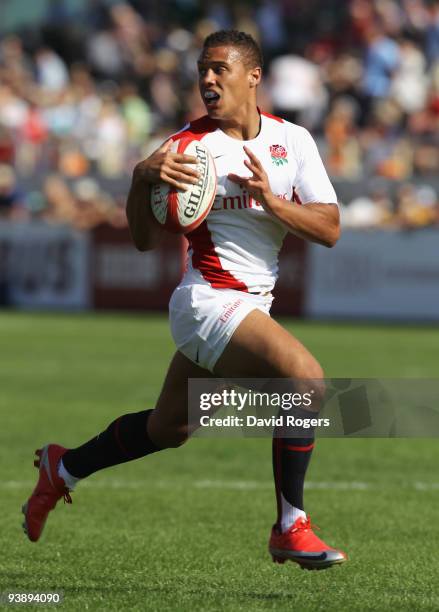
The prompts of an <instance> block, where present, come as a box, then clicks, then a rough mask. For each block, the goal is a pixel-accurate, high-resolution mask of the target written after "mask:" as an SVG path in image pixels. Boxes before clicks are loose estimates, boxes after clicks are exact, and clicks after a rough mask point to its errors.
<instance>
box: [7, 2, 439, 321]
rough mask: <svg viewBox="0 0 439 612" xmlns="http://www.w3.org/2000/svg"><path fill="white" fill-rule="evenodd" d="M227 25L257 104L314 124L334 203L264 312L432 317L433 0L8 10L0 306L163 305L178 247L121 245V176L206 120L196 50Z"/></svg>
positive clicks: (437, 217) (437, 270) (175, 271)
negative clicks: (254, 64)
mask: <svg viewBox="0 0 439 612" xmlns="http://www.w3.org/2000/svg"><path fill="white" fill-rule="evenodd" d="M232 26H233V27H236V28H240V29H244V30H247V31H249V32H251V33H252V34H253V35H254V36H255V37H256V38H257V39H258V40H259V41H260V43H261V45H262V48H263V51H264V56H265V58H266V66H265V79H264V82H263V86H262V87H261V91H260V105H261V106H262V107H263V108H264V109H265V110H266V111H268V112H270V111H271V112H273V113H275V114H281V115H282V116H285V117H286V118H289V119H291V120H293V121H296V122H298V123H300V124H302V125H304V126H306V127H307V128H309V129H310V130H311V131H312V133H313V134H314V136H315V138H316V140H317V142H318V145H319V148H320V151H321V154H322V156H323V158H324V161H325V164H326V167H327V168H328V171H329V174H330V176H331V179H332V180H333V182H334V184H335V186H336V189H337V193H338V195H339V198H340V201H341V203H342V205H343V225H344V228H345V230H346V231H345V234H344V238H343V240H342V241H341V242H340V244H339V246H338V247H337V249H336V250H334V251H333V252H331V253H330V254H328V252H327V251H325V250H324V249H321V248H319V247H315V246H313V245H303V244H300V243H299V242H297V241H295V240H293V239H290V240H289V241H288V243H287V245H286V247H285V249H284V252H283V255H282V257H281V278H280V282H279V287H278V294H277V297H278V299H277V301H276V302H275V304H276V307H275V308H276V312H278V313H283V314H292V315H295V316H303V317H328V316H338V317H360V318H369V317H375V318H376V317H378V318H386V319H413V320H418V321H420V320H434V319H438V318H439V307H438V305H439V283H438V280H439V257H438V256H437V255H438V248H439V247H438V246H437V244H438V237H439V203H438V193H439V147H438V144H439V2H437V1H436V0H399V1H396V0H379V1H378V0H377V1H375V2H373V1H366V0H350V1H347V2H337V1H336V0H261V1H258V2H245V1H239V2H209V3H208V2H199V1H197V0H132V1H131V2H121V1H120V0H93V1H89V2H85V1H81V0H46V1H44V0H39V1H35V2H32V3H30V4H29V3H28V2H26V1H25V0H14V1H8V0H3V2H2V3H1V6H0V33H1V40H0V286H1V289H0V303H3V304H5V305H10V306H11V305H12V306H21V307H39V306H48V307H56V308H63V307H66V308H80V309H85V308H135V307H139V308H142V309H144V308H153V309H157V308H162V309H165V308H166V304H167V299H168V296H169V292H170V290H171V288H172V287H173V286H174V285H175V283H176V282H177V281H178V278H179V274H180V267H181V256H182V253H183V251H184V245H183V248H182V245H180V244H179V243H177V242H176V241H175V240H170V241H169V243H168V244H167V245H166V246H165V247H164V248H163V249H162V250H161V251H157V252H156V253H148V254H143V255H140V254H137V253H136V252H135V251H134V249H132V248H131V246H130V242H129V237H128V232H127V228H126V219H125V214H124V203H125V196H126V192H127V188H128V185H129V180H130V174H131V171H132V168H133V166H134V164H135V162H136V161H138V160H139V159H141V158H143V157H145V156H147V155H148V153H149V152H150V151H152V150H153V149H154V148H155V147H156V146H157V145H158V144H159V143H160V142H162V140H163V139H164V138H165V137H166V136H167V135H169V133H172V132H173V131H175V130H177V129H179V128H180V127H181V126H182V125H184V123H185V122H186V121H187V120H190V119H192V118H195V117H197V116H200V115H201V114H203V112H204V111H203V107H202V103H201V100H200V97H199V95H198V91H197V84H196V81H197V75H196V58H197V54H198V52H199V48H200V44H201V42H202V40H203V38H204V37H205V36H206V35H207V34H208V33H209V32H211V31H212V30H214V29H217V28H228V27H232ZM18 254H19V255H18ZM305 270H306V274H304V271H305Z"/></svg>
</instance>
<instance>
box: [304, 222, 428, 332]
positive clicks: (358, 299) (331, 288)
mask: <svg viewBox="0 0 439 612" xmlns="http://www.w3.org/2000/svg"><path fill="white" fill-rule="evenodd" d="M307 281H308V282H307V284H306V296H305V316H311V317H358V318H365V319H366V318H370V317H376V318H386V319H405V320H408V319H411V320H417V321H422V320H439V230H438V229H435V228H427V229H419V230H411V231H401V230H399V231H394V230H370V231H365V230H345V231H344V232H343V234H342V238H341V239H340V241H339V242H338V244H337V245H336V246H335V248H334V249H330V250H328V249H325V248H324V247H320V246H318V245H310V248H309V251H308V261H307Z"/></svg>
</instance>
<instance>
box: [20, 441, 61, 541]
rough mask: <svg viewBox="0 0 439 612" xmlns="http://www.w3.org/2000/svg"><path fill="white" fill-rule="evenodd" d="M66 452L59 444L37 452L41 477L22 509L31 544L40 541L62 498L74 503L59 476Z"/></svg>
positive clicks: (36, 463)
mask: <svg viewBox="0 0 439 612" xmlns="http://www.w3.org/2000/svg"><path fill="white" fill-rule="evenodd" d="M66 450H67V449H66V448H63V447H62V446H58V445H57V444H48V445H47V446H44V447H43V448H41V449H39V450H37V451H35V453H36V455H38V457H39V459H36V460H35V461H34V466H35V467H37V468H39V471H40V476H39V478H38V482H37V486H36V487H35V489H34V490H33V492H32V495H31V496H30V497H29V499H28V500H27V502H26V503H25V504H24V506H23V507H22V509H21V510H22V512H23V514H24V523H23V528H24V532H25V533H26V535H27V537H28V538H29V540H30V541H31V542H36V541H37V540H39V538H40V536H41V533H42V531H43V529H44V524H45V522H46V519H47V515H48V514H49V512H50V511H51V510H53V509H54V508H55V506H56V504H57V502H58V500H60V499H61V497H64V503H66V502H67V503H68V504H71V503H72V498H71V497H70V494H69V489H68V488H67V487H66V484H65V482H64V480H63V479H62V478H60V477H59V476H58V463H59V460H60V459H61V457H62V456H63V455H64V453H65V452H66Z"/></svg>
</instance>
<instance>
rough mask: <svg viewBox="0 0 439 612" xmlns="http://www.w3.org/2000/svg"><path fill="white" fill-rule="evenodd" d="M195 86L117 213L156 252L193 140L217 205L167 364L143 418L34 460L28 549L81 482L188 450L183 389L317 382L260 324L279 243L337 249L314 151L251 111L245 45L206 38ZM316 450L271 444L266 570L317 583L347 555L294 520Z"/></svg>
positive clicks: (252, 53) (250, 69)
mask: <svg viewBox="0 0 439 612" xmlns="http://www.w3.org/2000/svg"><path fill="white" fill-rule="evenodd" d="M198 72H199V88H200V93H201V96H202V99H203V101H204V104H205V107H206V110H207V114H206V115H205V116H204V117H202V118H201V119H198V120H196V121H193V122H192V123H190V124H189V125H187V126H185V127H184V128H183V129H182V130H181V131H180V132H178V133H177V134H175V135H173V136H172V137H171V138H170V139H169V140H168V141H167V142H166V143H165V144H164V145H162V146H161V147H160V148H159V149H158V150H157V151H155V152H154V153H153V154H152V155H151V156H150V157H148V158H147V159H145V160H144V161H142V162H140V163H139V164H138V165H137V166H136V168H135V170H134V173H133V178H132V184H131V188H130V192H129V195H128V200H127V216H128V221H129V226H130V230H131V234H132V237H133V241H134V244H135V246H136V247H137V248H138V249H139V250H141V251H145V250H148V249H152V248H154V247H155V246H156V245H157V244H158V242H159V241H160V237H161V233H162V231H163V230H162V228H160V227H159V225H158V224H157V222H156V221H155V220H154V218H153V215H152V212H151V208H150V206H149V202H148V198H149V197H150V189H151V185H153V184H155V183H157V182H159V181H163V182H166V183H168V184H170V185H172V186H173V187H176V188H178V189H187V187H188V184H191V183H196V182H197V172H196V170H195V169H194V164H195V163H196V161H197V160H196V159H195V158H193V157H190V156H187V155H182V154H176V153H172V152H170V150H169V147H170V144H171V142H172V140H175V139H178V138H180V137H181V136H182V135H185V136H190V137H193V138H195V139H198V140H202V141H203V143H204V144H205V145H206V146H207V147H208V148H209V150H210V152H211V153H212V155H213V158H214V159H215V164H216V169H217V175H218V190H217V194H216V198H215V202H214V205H213V208H212V210H211V211H210V213H209V215H208V216H207V218H206V220H205V221H204V222H203V223H202V225H200V226H199V227H198V228H197V229H196V230H194V231H193V232H191V233H190V234H188V235H187V238H188V240H189V245H190V249H189V253H188V266H187V271H186V273H185V275H184V278H183V280H182V281H181V283H180V285H179V286H178V287H177V288H176V290H175V291H174V293H173V295H172V298H171V301H170V306H169V311H170V321H171V331H172V334H173V337H174V340H175V343H176V346H177V349H178V350H177V352H176V353H175V355H174V357H173V359H172V361H171V364H170V367H169V370H168V373H167V375H166V378H165V381H164V384H163V388H162V391H161V394H160V397H159V398H158V401H157V404H156V406H155V408H154V409H152V410H144V411H141V412H137V413H132V414H126V415H123V416H121V417H119V418H118V419H116V420H115V421H114V422H112V423H110V425H109V426H108V427H107V429H106V430H105V431H103V432H102V433H100V434H99V435H98V436H96V437H94V438H92V439H91V440H89V441H88V442H86V443H85V444H82V445H81V446H79V447H78V448H74V449H69V450H67V449H65V448H63V447H61V446H58V445H56V444H49V445H47V446H45V447H43V448H42V449H41V450H39V451H37V454H38V455H39V459H38V460H36V462H35V465H36V466H37V467H39V480H38V483H37V485H36V487H35V489H34V491H33V493H32V495H31V496H30V498H29V500H28V501H27V503H26V504H25V505H24V506H23V513H24V515H25V522H24V528H25V531H26V533H27V535H28V537H29V539H30V540H31V541H33V542H35V541H37V540H38V539H39V538H40V536H41V533H42V531H43V528H44V524H45V521H46V519H47V516H48V514H49V512H50V511H51V510H52V509H53V508H54V507H55V505H56V503H57V502H58V500H59V499H61V498H62V497H64V499H65V500H66V501H68V502H71V498H70V491H72V490H73V489H74V488H75V485H76V484H77V483H78V481H79V480H80V479H82V478H86V477H87V476H90V475H91V474H93V473H94V472H97V471H98V470H101V469H103V468H108V467H110V466H113V465H117V464H119V463H124V462H127V461H131V460H134V459H139V458H141V457H145V456H146V455H149V454H151V453H156V452H159V451H160V450H162V449H165V448H170V447H178V446H180V445H182V444H183V443H184V442H185V441H186V440H187V438H188V436H189V434H190V433H191V431H190V428H191V424H190V423H188V405H187V385H188V379H189V378H202V377H210V376H212V374H213V375H214V376H217V377H221V378H258V377H262V378H293V379H312V380H313V381H314V382H315V380H316V379H317V380H321V379H323V371H322V368H321V366H320V365H319V363H318V362H317V360H316V359H315V358H314V357H313V355H311V353H310V352H309V351H308V350H307V349H306V348H305V347H304V346H303V345H302V344H301V343H300V342H299V341H298V340H297V339H296V338H294V336H292V335H291V334H290V333H289V332H287V331H286V330H285V329H283V328H282V327H281V326H280V325H279V324H278V323H276V322H275V321H274V320H273V319H272V318H270V315H269V311H270V306H271V302H272V295H271V291H272V289H273V287H274V284H275V282H276V275H277V260H278V252H279V249H280V247H281V244H282V241H283V238H284V237H285V235H286V233H287V232H292V233H293V234H295V235H296V236H299V237H300V238H302V239H304V240H310V241H312V242H316V243H319V244H322V245H324V246H327V247H332V246H334V245H335V243H336V242H337V240H338V237H339V232H340V226H339V210H338V206H337V199H336V194H335V192H334V189H333V187H332V185H331V183H330V181H329V179H328V176H327V174H326V171H325V169H324V167H323V164H322V161H321V159H320V156H319V153H318V151H317V147H316V145H315V143H314V141H313V139H312V137H311V135H310V134H309V132H307V130H305V129H304V128H302V127H299V126H297V125H295V124H292V123H289V122H287V121H284V120H282V119H281V118H279V117H273V116H271V115H268V114H266V113H263V112H261V111H260V110H259V108H258V106H257V102H256V92H257V88H258V85H259V83H260V81H261V75H262V57H261V51H260V49H259V47H258V45H257V44H256V43H255V41H254V40H253V38H252V37H251V36H249V35H248V34H246V33H244V32H237V31H235V30H228V31H220V32H215V33H213V34H211V35H210V36H208V37H207V38H206V40H205V42H204V46H203V49H202V52H201V55H200V58H199V61H198ZM291 86H292V87H294V84H292V85H291ZM225 311H228V313H229V314H228V316H227V317H223V316H222V315H223V313H224V312H225ZM302 391H303V389H302ZM321 393H323V384H322V385H321ZM303 413H305V414H303V415H302V416H308V417H309V415H310V413H309V412H307V411H305V410H303ZM313 446H314V440H313V434H310V437H309V438H291V439H288V438H286V439H285V438H284V439H282V438H275V439H274V440H273V473H274V480H275V488H276V496H277V519H276V522H275V524H274V526H273V528H272V531H271V536H270V541H269V550H270V553H271V555H272V557H273V560H274V561H277V562H280V563H283V562H284V561H285V560H287V559H289V560H292V561H295V562H297V563H299V565H301V566H302V567H305V568H308V569H323V568H326V567H330V566H332V565H334V564H339V563H342V562H343V561H345V560H346V555H345V554H344V553H343V552H341V551H339V550H336V549H334V548H331V547H330V546H328V545H327V544H325V543H324V542H323V541H322V540H321V539H319V538H318V537H317V536H316V535H315V533H314V531H313V529H312V526H311V523H310V519H309V517H308V516H307V515H306V513H305V511H304V503H303V487H304V479H305V473H306V470H307V467H308V464H309V460H310V457H311V453H312V449H313Z"/></svg>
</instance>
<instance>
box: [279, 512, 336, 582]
mask: <svg viewBox="0 0 439 612" xmlns="http://www.w3.org/2000/svg"><path fill="white" fill-rule="evenodd" d="M268 549H269V551H270V553H271V556H272V557H273V561H274V562H275V563H285V561H287V560H288V559H289V560H290V561H295V562H296V563H298V564H299V565H300V567H301V568H302V569H310V570H311V569H326V568H327V567H331V566H332V565H338V564H340V563H344V562H345V561H346V560H347V556H346V554H345V553H343V552H341V550H336V549H335V548H331V547H330V546H328V545H327V544H325V543H324V542H323V541H322V540H321V539H320V538H318V537H317V536H316V534H315V533H314V531H313V528H312V525H311V521H310V519H309V518H308V517H307V518H306V519H304V518H298V519H297V521H296V522H295V523H294V525H292V526H291V527H290V528H289V529H288V530H287V531H285V533H281V532H280V531H279V530H278V529H277V527H276V526H274V527H273V529H272V530H271V537H270V541H269V543H268Z"/></svg>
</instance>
